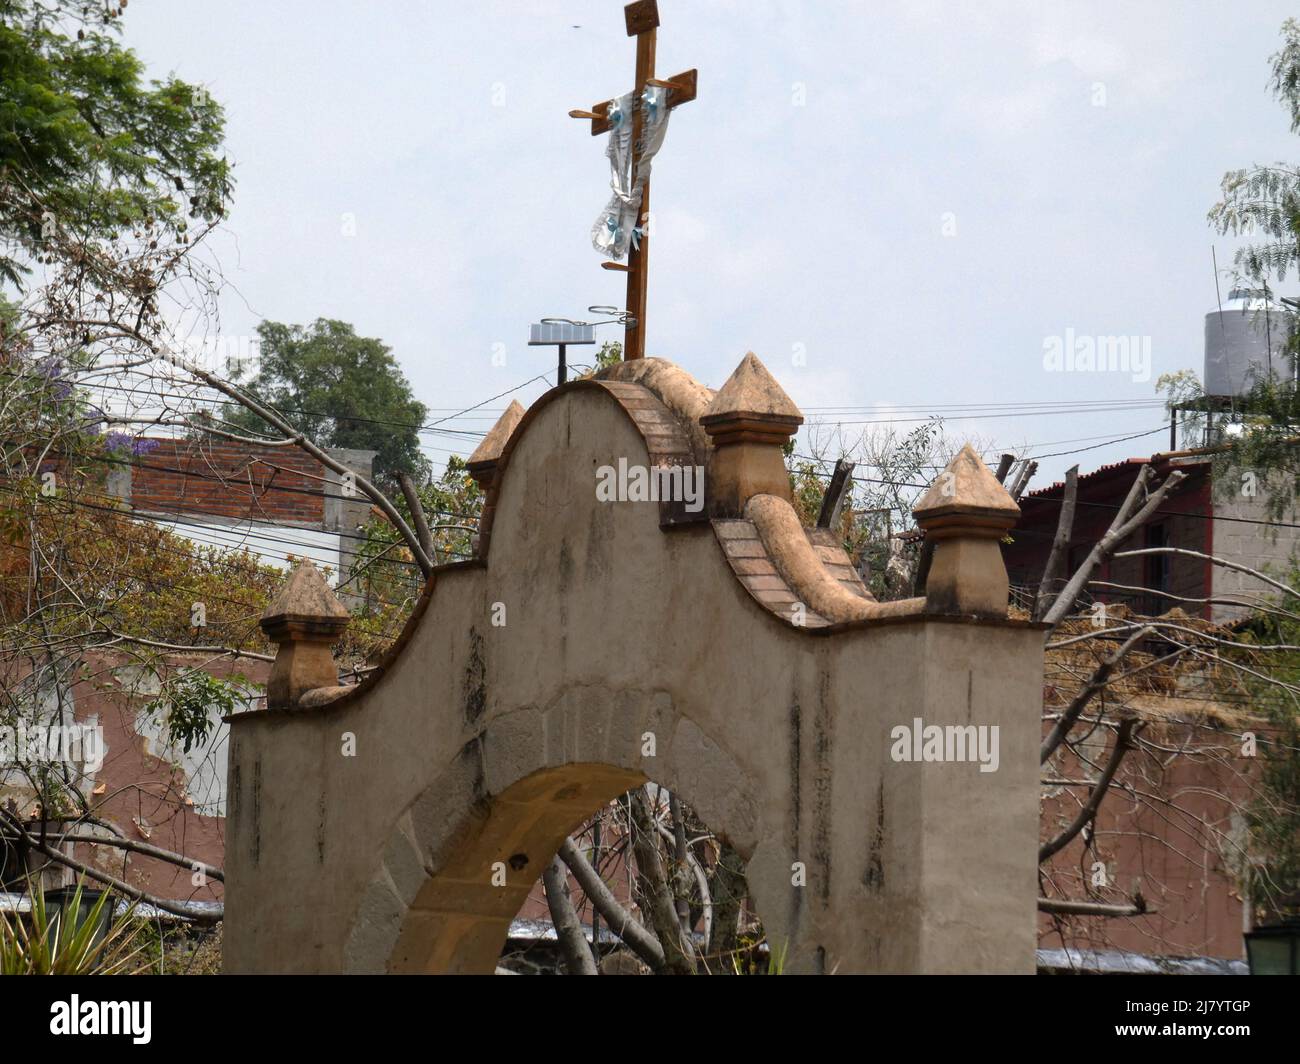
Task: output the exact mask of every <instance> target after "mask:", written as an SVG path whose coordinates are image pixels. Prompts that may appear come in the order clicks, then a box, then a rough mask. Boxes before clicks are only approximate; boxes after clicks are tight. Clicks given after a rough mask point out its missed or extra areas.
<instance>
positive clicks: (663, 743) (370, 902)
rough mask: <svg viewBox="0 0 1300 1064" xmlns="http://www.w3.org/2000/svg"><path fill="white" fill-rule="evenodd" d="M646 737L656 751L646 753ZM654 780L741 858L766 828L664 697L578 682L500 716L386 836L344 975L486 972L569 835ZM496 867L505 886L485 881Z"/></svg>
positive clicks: (715, 753) (748, 798) (739, 786)
mask: <svg viewBox="0 0 1300 1064" xmlns="http://www.w3.org/2000/svg"><path fill="white" fill-rule="evenodd" d="M650 736H653V739H654V750H655V752H654V754H653V755H652V756H644V755H643V753H642V751H643V750H644V749H646V739H647V738H649V737H650ZM548 737H550V738H549V741H548ZM650 781H653V782H657V783H662V784H663V785H664V786H666V787H667V788H668V789H669V790H671V791H673V792H674V793H677V794H680V795H682V797H683V798H684V800H686V801H687V802H688V803H689V804H690V805H691V807H692V808H694V809H695V810H696V812H697V813H698V814H699V815H700V816H701V817H702V818H703V819H704V820H705V821H706V822H707V823H708V824H709V825H710V827H711V828H712V829H713V830H714V831H715V832H717V834H718V835H720V836H721V837H723V838H725V839H727V841H728V842H729V843H730V844H731V845H732V846H733V847H734V848H735V849H736V851H737V852H738V853H739V854H740V855H741V856H742V857H743V858H745V860H746V861H748V860H749V859H750V858H751V856H752V855H753V853H754V852H755V850H756V848H757V847H758V845H759V842H760V840H761V836H762V831H763V826H762V825H761V823H760V807H759V801H758V796H757V795H756V794H755V793H753V788H752V786H751V785H750V783H749V781H748V780H747V778H746V774H745V772H744V771H743V770H742V769H741V767H740V765H739V764H738V763H737V762H736V760H735V758H733V757H732V756H731V755H730V754H729V753H728V752H727V751H725V750H724V749H723V748H722V747H721V746H720V745H719V744H718V743H716V742H715V741H714V740H713V739H712V738H711V737H710V736H708V735H706V734H705V733H704V732H703V731H702V730H701V729H700V728H699V727H698V726H697V725H696V724H695V723H694V721H692V720H691V719H690V717H688V716H686V715H684V714H682V713H680V712H678V711H677V710H676V708H675V707H674V706H673V705H672V701H671V698H670V697H669V696H668V695H667V693H666V692H663V691H657V692H655V691H650V692H615V691H612V690H608V689H604V688H600V687H594V688H584V689H581V690H578V691H573V692H569V693H567V697H565V698H563V699H561V700H560V701H559V702H557V703H556V704H554V705H552V706H550V707H549V708H548V709H546V710H538V709H533V708H526V709H522V710H519V711H517V712H514V713H510V714H506V715H504V716H501V717H499V718H497V719H496V720H495V721H494V722H493V723H492V724H490V725H489V726H488V727H487V728H485V729H484V731H483V733H482V734H481V735H480V736H477V737H476V738H475V739H474V740H473V741H472V742H471V743H469V744H467V745H466V746H465V747H464V748H463V749H462V750H461V751H460V754H459V756H458V757H457V758H456V759H455V760H454V761H453V762H452V763H451V765H449V766H448V767H447V768H446V769H445V770H444V771H443V772H442V773H440V774H439V775H438V777H437V778H436V779H435V780H434V781H433V782H432V783H431V784H430V785H429V786H428V787H427V788H426V789H425V790H424V792H423V793H421V795H420V796H419V797H418V798H417V799H416V800H415V801H414V802H413V803H412V804H411V806H410V807H409V808H408V809H406V810H405V811H404V812H403V814H402V816H401V817H400V818H399V819H398V821H397V823H396V825H395V826H394V828H393V830H392V831H391V832H390V834H389V838H388V840H387V842H386V844H385V846H384V851H383V859H382V862H381V864H380V867H379V868H378V870H377V871H376V873H375V874H374V875H373V876H372V877H371V879H370V881H369V883H368V884H367V887H366V891H365V894H364V896H363V898H362V900H361V903H360V905H359V906H358V908H357V912H356V914H355V917H354V919H353V922H352V924H351V927H350V930H349V935H348V942H347V946H346V947H345V954H344V956H345V970H347V971H354V972H383V971H393V972H424V971H438V972H479V973H488V972H491V971H492V969H493V967H494V964H495V961H496V958H497V957H498V956H499V954H500V952H501V948H502V946H503V944H504V942H505V937H506V932H507V930H508V928H509V924H510V921H511V919H512V918H513V917H514V915H515V914H516V913H517V912H518V911H519V909H520V906H521V905H522V904H523V902H524V900H525V898H526V897H527V895H528V892H529V890H530V888H531V887H532V886H533V884H534V883H535V881H536V879H537V877H538V875H539V874H540V872H541V870H542V869H543V868H544V867H545V865H546V864H547V863H548V862H549V861H550V859H551V858H552V857H553V856H554V854H555V852H556V850H558V849H559V845H560V843H561V842H562V841H563V839H564V838H565V837H566V835H568V834H569V833H570V832H572V831H573V830H574V829H575V828H576V827H577V826H578V825H579V824H581V823H582V822H583V821H585V820H586V819H587V818H588V817H590V816H591V815H592V814H593V813H594V812H595V811H596V810H597V809H598V808H600V807H601V806H602V805H603V804H605V803H607V802H609V801H610V800H612V799H614V798H616V797H617V796H618V795H620V794H622V793H624V792H625V791H628V790H630V789H631V788H633V787H636V786H638V785H640V784H642V783H646V782H650ZM447 810H457V811H459V812H458V815H457V816H456V817H455V818H454V819H453V818H448V817H447V816H446V811H447ZM494 872H499V873H504V875H505V879H506V883H505V885H504V886H495V885H493V883H492V876H493V873H494Z"/></svg>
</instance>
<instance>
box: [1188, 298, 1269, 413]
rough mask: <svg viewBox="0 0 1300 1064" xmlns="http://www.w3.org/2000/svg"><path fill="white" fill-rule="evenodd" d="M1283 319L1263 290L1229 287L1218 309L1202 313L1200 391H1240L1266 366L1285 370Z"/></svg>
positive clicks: (1219, 393) (1262, 375)
mask: <svg viewBox="0 0 1300 1064" xmlns="http://www.w3.org/2000/svg"><path fill="white" fill-rule="evenodd" d="M1288 321H1289V315H1288V314H1287V313H1286V312H1285V310H1284V309H1283V307H1282V306H1281V304H1280V303H1278V302H1277V301H1275V300H1270V299H1269V298H1267V296H1266V295H1265V293H1264V292H1262V291H1260V290H1258V289H1248V288H1234V289H1233V290H1232V291H1231V292H1230V293H1229V294H1228V299H1227V302H1225V303H1224V304H1223V309H1222V310H1217V309H1216V310H1212V311H1210V313H1209V314H1207V315H1205V394H1206V395H1212V396H1223V397H1227V396H1241V395H1246V394H1248V393H1249V392H1250V390H1251V388H1252V387H1253V386H1254V385H1255V384H1256V383H1257V382H1258V381H1260V380H1263V379H1264V378H1265V377H1267V376H1268V374H1269V373H1270V372H1271V373H1273V374H1274V375H1275V376H1276V375H1283V374H1286V373H1287V359H1286V354H1285V351H1286V336H1287V329H1288V328H1289V327H1290V326H1289V324H1288ZM1270 356H1271V357H1270Z"/></svg>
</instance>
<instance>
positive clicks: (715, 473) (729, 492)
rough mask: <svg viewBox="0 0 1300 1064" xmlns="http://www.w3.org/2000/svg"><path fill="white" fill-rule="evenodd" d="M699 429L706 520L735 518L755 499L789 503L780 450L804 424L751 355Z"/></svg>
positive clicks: (751, 354)
mask: <svg viewBox="0 0 1300 1064" xmlns="http://www.w3.org/2000/svg"><path fill="white" fill-rule="evenodd" d="M700 424H701V425H702V426H703V427H704V431H705V432H707V433H708V434H709V437H710V438H711V440H712V442H713V454H712V457H711V461H710V466H709V473H708V480H707V485H708V496H709V513H710V514H712V515H713V516H715V517H724V516H730V517H739V516H740V515H741V514H742V513H744V510H745V504H746V503H747V502H749V500H750V499H752V498H753V497H754V496H755V495H777V496H780V497H781V498H783V499H785V500H787V501H793V500H792V499H791V496H790V478H789V476H788V475H787V473H786V470H785V461H784V457H785V456H784V455H783V454H782V452H781V448H782V446H783V445H784V444H785V442H786V440H788V439H789V438H790V437H791V436H793V435H794V434H795V433H796V432H797V431H798V430H799V426H800V425H801V424H803V414H801V413H800V412H799V408H798V407H797V406H795V405H794V403H793V402H792V401H791V399H790V397H789V396H788V395H786V394H785V391H784V389H782V387H781V386H780V385H779V384H777V382H776V378H775V377H773V376H772V374H770V373H769V372H768V371H767V367H766V366H764V365H763V363H761V362H760V361H759V360H758V358H757V357H756V356H755V355H754V353H753V352H752V351H751V352H749V353H748V354H747V355H745V357H744V358H743V359H741V361H740V365H739V366H737V367H736V371H735V372H734V373H733V374H732V375H731V376H730V377H729V378H728V379H727V383H726V384H724V385H723V386H722V387H721V389H719V391H718V394H717V395H715V396H714V397H713V402H712V403H710V404H709V408H708V410H706V411H705V412H704V414H703V415H702V416H701V417H700Z"/></svg>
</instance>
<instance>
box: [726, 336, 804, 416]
mask: <svg viewBox="0 0 1300 1064" xmlns="http://www.w3.org/2000/svg"><path fill="white" fill-rule="evenodd" d="M739 417H749V418H753V419H754V420H756V421H760V422H762V423H763V424H764V425H767V426H771V427H772V428H773V430H774V429H775V426H778V425H780V426H782V427H785V428H787V429H789V431H788V432H785V433H784V434H783V435H785V436H791V435H793V434H794V431H795V430H796V429H797V428H798V427H799V426H800V425H802V424H803V414H801V413H800V412H799V408H798V407H797V406H795V405H794V402H793V401H792V400H791V398H790V397H789V396H788V395H786V394H785V390H784V389H783V388H782V387H781V385H779V384H777V382H776V378H775V377H773V376H772V374H770V373H769V372H768V371H767V367H766V366H765V365H763V363H761V362H760V361H759V360H758V356H757V355H755V354H754V352H753V351H750V352H749V353H748V354H746V355H745V357H744V358H742V359H741V360H740V365H739V366H737V367H736V370H735V372H734V373H732V375H731V376H730V377H728V378H727V383H726V384H724V385H723V386H722V387H721V389H719V391H718V394H717V395H715V396H714V397H713V402H712V403H710V404H709V409H708V410H706V411H705V412H704V416H703V417H701V418H700V424H701V425H703V426H705V428H708V426H709V425H711V424H712V425H720V424H725V423H726V422H727V421H730V420H734V419H736V418H739Z"/></svg>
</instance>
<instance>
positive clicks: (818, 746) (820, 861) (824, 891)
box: [812, 672, 834, 902]
mask: <svg viewBox="0 0 1300 1064" xmlns="http://www.w3.org/2000/svg"><path fill="white" fill-rule="evenodd" d="M829 687H830V675H829V674H828V673H825V672H823V673H822V677H821V684H820V687H819V690H818V692H817V712H816V714H815V715H814V717H813V852H812V856H813V862H814V863H815V864H816V866H817V891H818V893H819V894H820V895H821V899H822V901H823V902H825V901H827V900H829V898H830V895H831V753H832V750H833V747H834V719H833V717H832V716H831V701H830V692H829V690H828V688H829Z"/></svg>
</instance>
